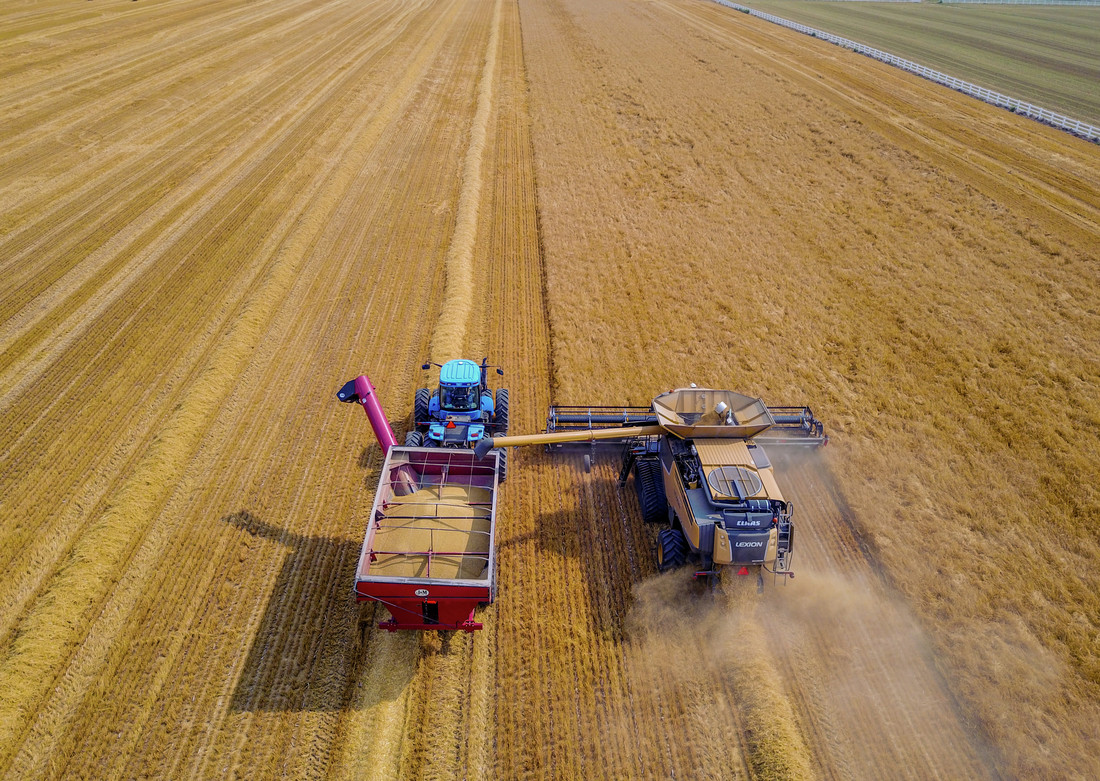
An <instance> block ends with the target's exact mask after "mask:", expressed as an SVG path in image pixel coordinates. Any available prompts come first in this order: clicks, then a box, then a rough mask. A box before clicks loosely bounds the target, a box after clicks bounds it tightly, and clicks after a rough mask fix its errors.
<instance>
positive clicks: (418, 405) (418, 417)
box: [413, 388, 432, 423]
mask: <svg viewBox="0 0 1100 781" xmlns="http://www.w3.org/2000/svg"><path fill="white" fill-rule="evenodd" d="M431 399H432V392H431V391H430V390H428V389H427V388H417V389H416V393H415V394H414V395H413V420H414V421H416V422H417V423H427V422H428V402H429V401H431Z"/></svg>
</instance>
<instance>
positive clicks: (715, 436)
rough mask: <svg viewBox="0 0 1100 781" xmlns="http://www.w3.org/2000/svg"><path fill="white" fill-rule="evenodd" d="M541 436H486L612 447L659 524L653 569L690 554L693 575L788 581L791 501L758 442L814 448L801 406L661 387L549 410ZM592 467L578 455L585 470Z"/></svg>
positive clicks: (819, 439) (497, 443) (816, 440)
mask: <svg viewBox="0 0 1100 781" xmlns="http://www.w3.org/2000/svg"><path fill="white" fill-rule="evenodd" d="M546 429H547V430H546V433H544V434H532V435H527V436H505V437H495V438H485V439H483V440H482V441H481V442H479V443H478V445H477V447H476V448H475V452H476V453H477V454H478V455H483V454H484V455H488V454H489V453H490V451H491V450H492V449H493V448H501V447H510V446H518V445H545V446H546V447H547V448H548V449H553V448H557V447H562V446H564V445H566V444H572V445H575V444H577V443H586V444H587V445H589V446H590V447H592V448H595V446H596V445H598V444H609V443H610V444H618V445H619V446H620V447H622V448H623V466H622V469H621V471H620V472H619V483H620V484H625V483H626V481H627V479H628V478H629V476H630V473H631V471H633V473H634V487H635V490H636V491H637V493H638V504H639V506H640V507H641V510H642V518H643V520H645V521H646V522H648V523H664V524H667V526H666V528H664V529H662V530H661V531H660V532H659V533H658V535H657V566H658V569H660V570H661V571H662V572H663V571H666V570H669V569H673V568H675V567H679V566H680V565H682V564H684V563H685V562H687V560H688V559H689V558H690V559H692V560H694V561H696V562H697V564H698V567H697V569H696V571H695V577H696V578H705V579H706V580H707V581H708V582H709V583H711V584H714V583H716V582H717V580H718V578H719V576H720V574H721V571H722V569H723V568H725V567H734V568H736V570H735V571H736V573H737V574H738V575H752V574H755V575H756V576H757V587H758V588H759V589H762V588H763V585H764V578H763V573H764V572H769V573H771V574H773V575H774V576H776V577H794V573H793V572H791V557H792V554H793V551H794V523H793V521H792V515H793V514H794V507H793V505H792V503H790V502H788V501H785V500H784V499H783V496H782V493H781V492H780V490H779V486H778V484H777V483H776V481H775V475H774V473H773V469H772V464H771V460H770V459H769V458H768V455H767V453H766V452H765V450H764V448H765V446H767V447H773V446H776V447H787V446H792V445H796V446H802V447H806V446H809V447H817V446H820V445H824V444H826V443H827V442H828V437H826V436H825V433H824V427H823V426H822V424H821V422H820V421H818V420H817V419H816V418H815V417H814V416H813V412H812V411H811V410H810V409H809V408H808V407H771V408H769V407H767V406H765V404H764V402H763V401H761V400H760V399H756V398H752V397H750V396H745V395H742V394H740V393H735V392H734V391H727V390H711V389H708V388H697V387H695V386H694V385H693V386H691V387H690V388H680V389H678V390H673V391H669V392H668V393H663V394H661V395H660V396H658V397H657V398H655V399H654V400H653V404H652V405H650V406H649V407H551V408H550V414H549V416H548V418H547V426H546ZM590 464H591V456H590V454H585V466H586V468H587V467H589V466H590Z"/></svg>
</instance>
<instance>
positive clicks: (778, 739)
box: [626, 570, 988, 778]
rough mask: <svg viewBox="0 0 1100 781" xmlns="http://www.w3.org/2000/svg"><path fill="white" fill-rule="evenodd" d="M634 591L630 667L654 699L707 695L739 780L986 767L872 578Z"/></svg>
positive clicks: (979, 771)
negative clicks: (743, 776) (730, 744)
mask: <svg viewBox="0 0 1100 781" xmlns="http://www.w3.org/2000/svg"><path fill="white" fill-rule="evenodd" d="M634 596H635V600H634V604H633V606H632V608H631V610H630V613H629V616H628V619H627V627H626V630H627V638H628V641H627V642H628V654H629V657H630V664H631V665H632V666H635V667H636V669H637V670H638V671H640V672H641V673H642V674H643V675H645V676H646V677H647V679H648V680H650V681H654V680H657V681H659V684H658V685H657V686H655V687H653V689H652V691H653V696H656V697H671V696H674V695H673V694H672V693H671V692H672V691H673V690H676V689H686V690H688V691H695V692H697V693H701V696H704V697H707V698H708V699H709V700H710V702H711V703H712V707H711V709H710V711H709V718H710V720H711V723H712V725H713V722H714V721H715V719H716V718H720V719H721V720H722V721H724V722H726V723H727V724H728V726H729V727H730V728H731V729H735V730H737V731H738V732H740V734H741V735H742V736H743V738H742V750H743V752H744V756H743V759H744V761H745V764H746V765H747V766H748V767H747V768H746V769H747V771H748V773H750V774H751V775H753V776H755V777H760V778H811V777H815V776H816V775H818V774H821V775H833V774H836V773H839V774H841V775H846V776H849V777H851V776H854V777H888V776H889V777H905V776H907V775H909V774H911V773H915V774H916V775H917V776H919V775H921V774H923V773H927V772H933V773H940V774H944V773H945V774H946V775H948V776H950V775H952V772H954V773H962V774H963V775H965V776H966V777H982V776H983V775H984V774H985V772H984V771H985V769H986V768H987V767H988V764H987V761H986V758H985V757H984V756H983V755H984V753H985V752H984V751H982V750H981V749H979V748H977V747H975V745H974V743H975V740H974V737H973V736H972V735H968V734H967V733H966V731H965V729H964V728H963V726H962V723H961V718H960V716H959V714H958V713H957V708H956V705H955V702H954V700H953V699H952V698H951V697H950V696H949V694H948V693H947V689H946V686H945V684H944V682H943V681H942V679H941V678H940V676H939V673H938V672H937V671H936V668H935V659H934V654H933V651H932V647H931V645H930V643H929V642H928V640H927V638H926V637H925V635H924V633H923V631H922V629H921V627H920V626H919V625H918V624H917V622H916V621H915V619H914V618H913V617H912V615H911V614H910V613H909V611H908V610H907V608H906V607H905V605H904V604H903V603H901V602H900V600H899V599H898V598H895V597H892V596H890V595H889V594H887V593H885V592H884V591H883V590H882V589H881V588H880V587H878V586H877V585H876V584H874V583H871V582H864V581H861V580H859V579H858V578H856V577H854V576H851V577H850V576H846V575H841V574H837V573H831V574H821V573H814V572H806V571H805V570H803V571H801V572H800V573H799V576H798V578H797V579H795V580H793V581H788V582H787V583H786V584H784V585H773V584H772V583H771V581H770V580H769V581H768V584H767V586H766V588H765V592H764V594H762V595H761V594H757V593H756V582H755V578H737V577H735V576H730V577H727V578H726V579H725V582H723V584H722V586H721V587H720V588H719V589H718V590H716V591H714V592H708V591H705V590H703V589H702V588H701V587H699V586H698V585H697V584H695V583H693V582H692V580H691V578H690V577H689V576H688V575H687V573H686V572H685V571H683V570H681V571H678V572H672V573H668V574H666V575H663V576H659V577H656V578H651V579H649V580H646V581H644V582H642V583H640V584H638V585H637V587H636V588H635V592H634ZM721 703H724V707H725V709H726V712H725V713H721V714H718V713H716V711H717V707H713V706H718V705H719V704H721ZM899 768H909V770H906V771H901V774H900V776H899V775H898V774H899ZM959 777H961V776H959Z"/></svg>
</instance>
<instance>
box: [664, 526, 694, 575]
mask: <svg viewBox="0 0 1100 781" xmlns="http://www.w3.org/2000/svg"><path fill="white" fill-rule="evenodd" d="M685 561H687V540H685V539H684V533H683V532H682V531H680V530H679V529H661V531H659V532H657V569H658V570H659V571H661V572H668V571H669V570H670V569H675V568H676V567H679V566H680V565H681V564H683V563H684V562H685Z"/></svg>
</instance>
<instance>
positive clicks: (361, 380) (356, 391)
mask: <svg viewBox="0 0 1100 781" xmlns="http://www.w3.org/2000/svg"><path fill="white" fill-rule="evenodd" d="M336 398H338V399H340V401H344V402H348V403H351V402H353V401H357V402H359V403H360V404H362V405H363V412H365V413H367V420H369V421H370V425H371V428H372V429H374V436H375V438H376V439H377V440H378V445H379V447H381V448H382V455H383V456H384V455H386V453H388V452H390V448H391V447H393V446H394V445H396V444H397V436H396V435H395V434H394V433H393V427H392V426H390V422H389V420H388V419H387V418H386V413H385V412H383V411H382V405H381V404H380V403H379V402H378V394H377V392H376V391H375V389H374V385H372V384H371V381H370V378H369V377H367V375H365V374H360V375H359V376H358V377H356V378H355V379H354V380H348V381H347V382H345V383H344V386H343V387H342V388H340V390H339V392H337V394H336Z"/></svg>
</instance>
